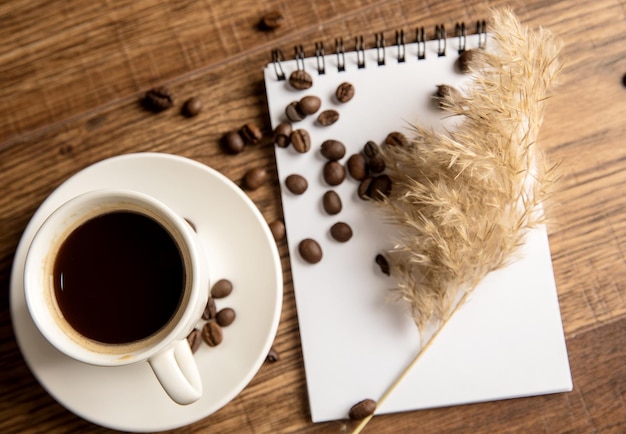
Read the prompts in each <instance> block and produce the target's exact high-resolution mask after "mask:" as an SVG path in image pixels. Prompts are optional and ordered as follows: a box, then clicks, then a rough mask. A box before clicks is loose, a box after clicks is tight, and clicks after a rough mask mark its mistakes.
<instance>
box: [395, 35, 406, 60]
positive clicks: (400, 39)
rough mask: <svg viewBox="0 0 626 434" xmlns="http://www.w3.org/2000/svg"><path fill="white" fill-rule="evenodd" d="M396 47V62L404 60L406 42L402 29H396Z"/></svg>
mask: <svg viewBox="0 0 626 434" xmlns="http://www.w3.org/2000/svg"><path fill="white" fill-rule="evenodd" d="M396 47H397V48H398V63H402V62H404V61H405V60H406V42H405V40H404V30H400V31H399V32H398V31H397V30H396Z"/></svg>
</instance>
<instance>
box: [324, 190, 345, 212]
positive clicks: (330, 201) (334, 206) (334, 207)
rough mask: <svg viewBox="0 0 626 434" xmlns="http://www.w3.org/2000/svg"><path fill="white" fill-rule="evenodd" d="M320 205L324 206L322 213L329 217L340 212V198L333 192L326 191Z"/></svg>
mask: <svg viewBox="0 0 626 434" xmlns="http://www.w3.org/2000/svg"><path fill="white" fill-rule="evenodd" d="M322 204H323V206H324V211H326V212H327V213H328V214H330V215H335V214H339V213H340V212H341V208H342V204H341V198H340V197H339V195H338V194H337V193H336V192H335V191H334V190H328V191H327V192H326V193H324V197H323V198H322Z"/></svg>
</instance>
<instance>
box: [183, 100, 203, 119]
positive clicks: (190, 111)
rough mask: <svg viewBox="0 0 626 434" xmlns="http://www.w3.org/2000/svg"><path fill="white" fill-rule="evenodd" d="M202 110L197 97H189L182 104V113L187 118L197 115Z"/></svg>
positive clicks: (200, 102)
mask: <svg viewBox="0 0 626 434" xmlns="http://www.w3.org/2000/svg"><path fill="white" fill-rule="evenodd" d="M201 111H202V100H201V99H200V98H198V97H195V96H194V97H191V98H189V99H188V100H187V101H185V103H184V104H183V109H182V113H183V115H184V116H187V117H188V118H192V117H194V116H197V115H198V114H200V112H201Z"/></svg>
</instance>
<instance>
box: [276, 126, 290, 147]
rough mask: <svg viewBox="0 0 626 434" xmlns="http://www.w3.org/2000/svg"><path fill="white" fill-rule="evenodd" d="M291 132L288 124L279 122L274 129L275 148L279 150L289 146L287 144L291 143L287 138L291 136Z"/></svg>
mask: <svg viewBox="0 0 626 434" xmlns="http://www.w3.org/2000/svg"><path fill="white" fill-rule="evenodd" d="M292 131H293V130H292V128H291V124H290V123H289V122H281V123H280V124H278V125H277V126H276V128H275V129H274V143H276V146H279V147H281V148H286V147H287V146H289V143H290V142H291V139H290V138H289V136H291V132H292Z"/></svg>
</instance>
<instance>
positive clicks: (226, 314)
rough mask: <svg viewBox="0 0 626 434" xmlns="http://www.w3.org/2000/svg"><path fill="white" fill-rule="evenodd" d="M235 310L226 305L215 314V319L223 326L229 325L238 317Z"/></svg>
mask: <svg viewBox="0 0 626 434" xmlns="http://www.w3.org/2000/svg"><path fill="white" fill-rule="evenodd" d="M236 316H237V315H236V313H235V310H234V309H232V308H230V307H225V308H224V309H222V310H220V311H219V312H218V313H217V315H216V316H215V321H216V322H217V323H218V324H219V325H220V326H222V327H228V326H229V325H231V324H232V323H233V321H235V317H236Z"/></svg>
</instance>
